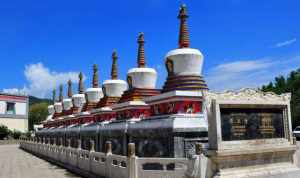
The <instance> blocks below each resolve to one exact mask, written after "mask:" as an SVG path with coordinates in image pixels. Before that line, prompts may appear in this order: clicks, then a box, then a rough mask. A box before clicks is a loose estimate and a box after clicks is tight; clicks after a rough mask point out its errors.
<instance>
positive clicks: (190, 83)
mask: <svg viewBox="0 0 300 178" xmlns="http://www.w3.org/2000/svg"><path fill="white" fill-rule="evenodd" d="M174 90H183V91H194V90H208V87H207V85H206V83H205V80H204V79H203V77H202V76H195V75H192V76H191V75H190V76H175V75H171V76H168V78H167V81H166V82H165V85H164V87H163V90H162V92H163V93H165V92H168V91H174Z"/></svg>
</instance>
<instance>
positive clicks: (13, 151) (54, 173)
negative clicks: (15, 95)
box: [0, 141, 300, 178]
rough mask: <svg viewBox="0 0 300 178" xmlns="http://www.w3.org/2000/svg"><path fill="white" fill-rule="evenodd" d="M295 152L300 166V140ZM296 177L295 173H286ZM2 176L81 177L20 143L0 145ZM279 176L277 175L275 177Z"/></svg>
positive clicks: (0, 177) (36, 177)
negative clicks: (21, 147)
mask: <svg viewBox="0 0 300 178" xmlns="http://www.w3.org/2000/svg"><path fill="white" fill-rule="evenodd" d="M297 146H298V150H297V152H296V154H295V157H294V158H296V159H295V161H296V164H297V165H298V166H299V167H300V141H298V143H297ZM285 177H286V178H294V176H293V174H291V175H285ZM0 178H80V177H78V176H75V175H74V174H72V173H70V172H68V171H66V170H65V169H62V168H60V167H58V166H55V165H53V164H50V163H48V162H47V161H44V160H42V159H40V158H38V157H36V156H33V155H31V154H29V153H27V152H25V151H23V150H20V149H19V148H18V145H0ZM274 178H277V177H274Z"/></svg>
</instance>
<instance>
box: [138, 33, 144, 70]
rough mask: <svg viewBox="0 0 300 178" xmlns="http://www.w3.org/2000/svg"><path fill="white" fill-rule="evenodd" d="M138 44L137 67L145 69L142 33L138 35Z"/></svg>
mask: <svg viewBox="0 0 300 178" xmlns="http://www.w3.org/2000/svg"><path fill="white" fill-rule="evenodd" d="M138 44H139V49H138V57H137V58H138V59H137V60H138V67H139V68H140V67H145V65H146V62H145V49H144V44H145V40H144V33H139V37H138Z"/></svg>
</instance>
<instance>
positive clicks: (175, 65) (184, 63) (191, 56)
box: [165, 48, 203, 76]
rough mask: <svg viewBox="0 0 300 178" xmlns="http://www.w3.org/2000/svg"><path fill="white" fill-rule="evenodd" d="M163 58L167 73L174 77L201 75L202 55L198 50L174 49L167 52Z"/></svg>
mask: <svg viewBox="0 0 300 178" xmlns="http://www.w3.org/2000/svg"><path fill="white" fill-rule="evenodd" d="M165 58H166V61H165V62H166V66H167V70H168V72H169V73H172V74H174V75H175V76H180V75H195V76H200V75H201V73H202V65H203V55H202V53H201V52H200V51H199V50H198V49H192V48H179V49H175V50H172V51H170V52H168V53H167V55H166V57H165Z"/></svg>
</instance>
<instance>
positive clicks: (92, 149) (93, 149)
mask: <svg viewBox="0 0 300 178" xmlns="http://www.w3.org/2000/svg"><path fill="white" fill-rule="evenodd" d="M90 142H91V149H90V152H95V141H94V140H91V141H90Z"/></svg>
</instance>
